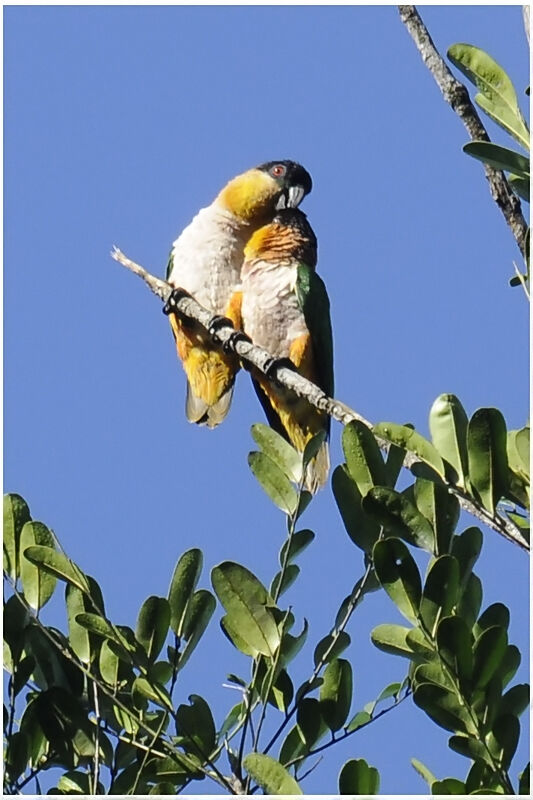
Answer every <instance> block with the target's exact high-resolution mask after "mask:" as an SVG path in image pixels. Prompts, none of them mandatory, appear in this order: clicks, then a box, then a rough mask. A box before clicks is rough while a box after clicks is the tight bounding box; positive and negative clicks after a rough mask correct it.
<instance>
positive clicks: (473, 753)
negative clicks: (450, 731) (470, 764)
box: [448, 734, 489, 762]
mask: <svg viewBox="0 0 533 800" xmlns="http://www.w3.org/2000/svg"><path fill="white" fill-rule="evenodd" d="M448 744H449V746H450V749H451V750H454V751H455V752H456V753H460V754H461V755H462V756H465V758H471V759H472V761H482V762H483V761H485V762H486V761H487V759H488V757H489V754H488V753H487V748H486V746H485V744H484V743H483V742H481V741H480V740H479V739H478V738H476V737H475V736H467V735H465V734H456V735H455V736H450V738H449V739H448Z"/></svg>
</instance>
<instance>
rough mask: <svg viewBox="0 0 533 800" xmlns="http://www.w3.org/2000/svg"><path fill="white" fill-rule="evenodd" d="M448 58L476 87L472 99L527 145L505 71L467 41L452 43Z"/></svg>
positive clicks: (522, 123) (522, 143)
mask: <svg viewBox="0 0 533 800" xmlns="http://www.w3.org/2000/svg"><path fill="white" fill-rule="evenodd" d="M448 58H449V59H450V61H451V62H452V63H453V64H455V66H456V67H457V68H458V69H460V70H461V72H462V73H463V74H464V75H466V77H467V78H468V79H469V80H471V81H472V83H474V84H475V85H476V86H477V88H478V89H479V92H480V94H477V95H476V97H475V100H476V103H477V104H478V105H479V106H480V107H481V108H482V109H483V111H485V113H487V114H488V115H489V117H490V118H491V119H493V120H494V121H495V122H497V123H498V125H500V126H501V127H502V128H503V129H504V130H506V131H507V132H508V133H510V134H511V136H513V137H514V138H515V139H516V140H517V141H518V142H520V144H521V145H522V146H523V147H525V148H526V150H527V149H529V131H528V129H527V126H526V124H525V122H524V118H523V117H522V114H521V112H520V109H519V107H518V99H517V96H516V92H515V90H514V87H513V84H512V83H511V80H510V79H509V77H508V75H507V74H506V73H505V72H504V70H503V69H502V68H501V67H500V65H499V64H498V63H497V62H496V61H494V59H493V58H491V56H489V55H488V54H487V53H485V52H484V51H483V50H480V49H479V48H478V47H474V46H473V45H470V44H454V45H452V47H450V48H449V50H448Z"/></svg>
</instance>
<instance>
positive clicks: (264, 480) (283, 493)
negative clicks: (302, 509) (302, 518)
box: [248, 452, 298, 514]
mask: <svg viewBox="0 0 533 800" xmlns="http://www.w3.org/2000/svg"><path fill="white" fill-rule="evenodd" d="M248 464H249V465H250V469H251V470H252V472H253V474H254V475H255V477H256V478H257V480H258V481H259V483H260V484H261V486H262V488H263V489H264V491H265V492H266V493H267V495H268V496H269V497H270V499H271V500H272V502H273V503H274V505H276V506H277V507H278V508H279V509H281V511H284V512H285V514H293V513H294V512H295V511H296V508H297V506H298V494H297V492H296V489H295V488H294V486H293V485H292V483H291V482H290V480H289V479H288V478H287V476H286V475H285V473H284V472H283V471H282V470H281V469H280V468H279V467H278V465H277V464H276V463H275V462H274V461H272V459H271V458H269V457H268V456H267V455H265V454H264V453H257V452H254V453H249V454H248Z"/></svg>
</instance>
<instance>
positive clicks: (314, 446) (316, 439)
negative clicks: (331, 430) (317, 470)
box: [302, 430, 328, 467]
mask: <svg viewBox="0 0 533 800" xmlns="http://www.w3.org/2000/svg"><path fill="white" fill-rule="evenodd" d="M327 438H328V434H327V433H326V431H325V430H322V431H319V432H318V433H315V435H314V436H313V438H312V439H309V441H308V442H307V444H306V445H305V447H304V451H303V455H302V461H303V464H304V467H307V465H308V464H309V463H310V462H311V461H312V460H313V458H314V457H315V456H316V455H317V454H318V452H319V450H320V448H321V447H322V445H323V444H324V442H325V441H326V439H327Z"/></svg>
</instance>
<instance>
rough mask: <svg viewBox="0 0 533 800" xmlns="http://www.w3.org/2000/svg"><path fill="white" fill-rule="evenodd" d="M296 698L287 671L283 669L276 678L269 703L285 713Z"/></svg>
mask: <svg viewBox="0 0 533 800" xmlns="http://www.w3.org/2000/svg"><path fill="white" fill-rule="evenodd" d="M293 697H294V686H293V685H292V681H291V679H290V677H289V674H288V672H287V671H286V670H284V669H282V670H281V672H280V673H279V675H278V677H277V678H276V680H275V682H274V685H273V686H272V691H271V693H270V695H269V698H268V701H269V703H271V704H272V705H273V706H274V707H275V708H277V709H279V711H282V712H283V713H285V712H286V711H287V710H288V708H289V706H290V704H291V702H292V698H293Z"/></svg>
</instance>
